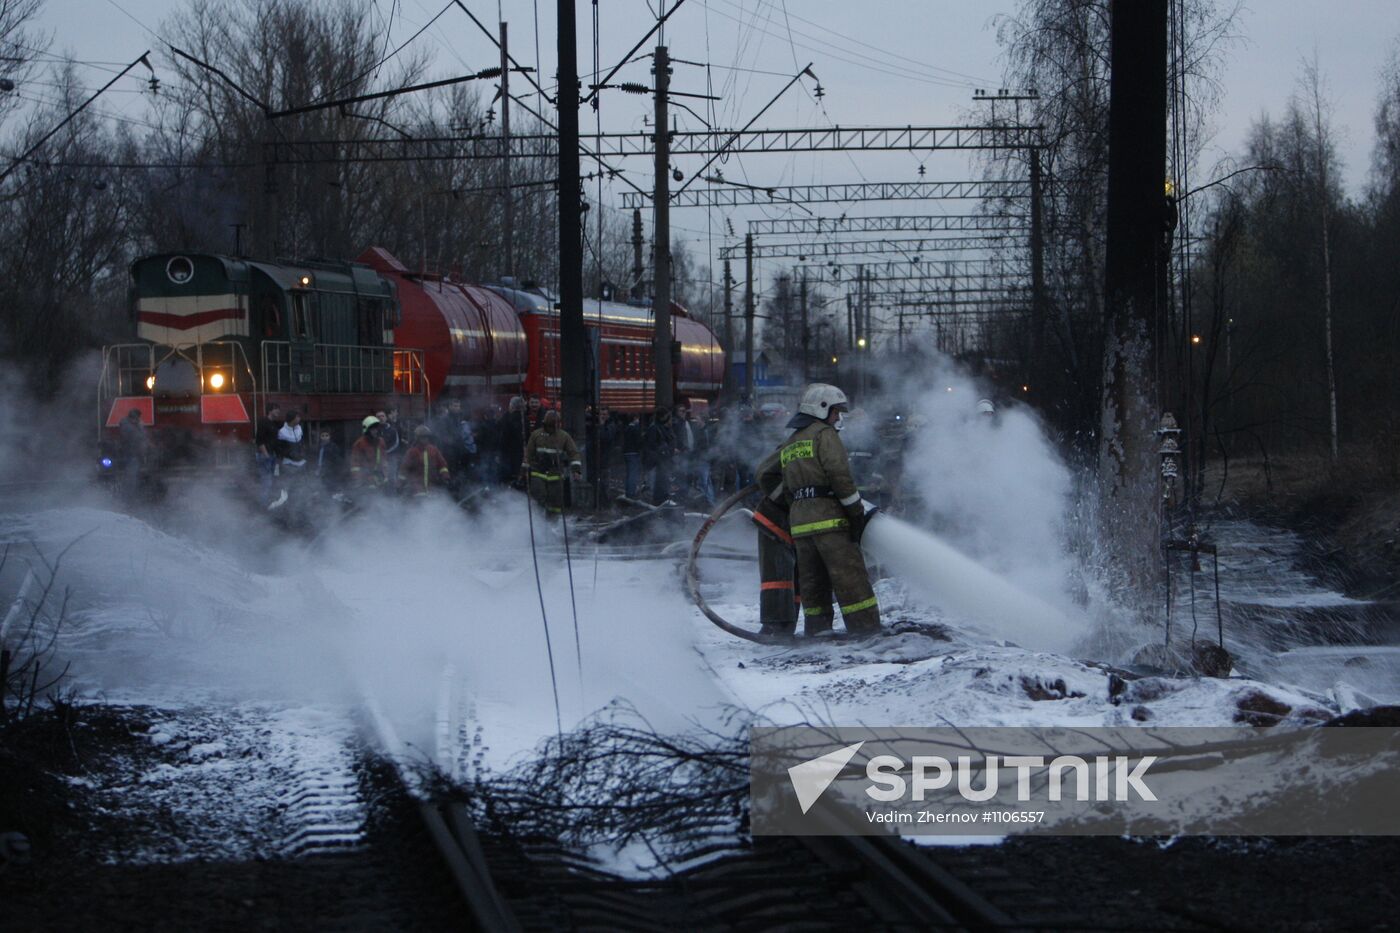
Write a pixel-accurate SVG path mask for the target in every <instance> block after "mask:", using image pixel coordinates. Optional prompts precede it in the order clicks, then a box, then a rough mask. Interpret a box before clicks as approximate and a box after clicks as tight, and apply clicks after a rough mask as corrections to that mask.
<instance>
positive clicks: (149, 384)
mask: <svg viewBox="0 0 1400 933" xmlns="http://www.w3.org/2000/svg"><path fill="white" fill-rule="evenodd" d="M155 387H156V377H155V374H154V373H152V374H151V375H149V376H147V377H146V391H147V392H149V391H151V390H152V389H154V388H155Z"/></svg>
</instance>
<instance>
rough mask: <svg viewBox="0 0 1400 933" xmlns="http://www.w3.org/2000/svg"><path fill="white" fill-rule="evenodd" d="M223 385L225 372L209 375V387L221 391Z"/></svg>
mask: <svg viewBox="0 0 1400 933" xmlns="http://www.w3.org/2000/svg"><path fill="white" fill-rule="evenodd" d="M223 387H224V374H223V373H214V374H213V375H211V376H210V377H209V388H211V389H213V390H214V391H215V392H217V391H219V390H220V389H222V388H223Z"/></svg>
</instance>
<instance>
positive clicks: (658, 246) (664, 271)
mask: <svg viewBox="0 0 1400 933" xmlns="http://www.w3.org/2000/svg"><path fill="white" fill-rule="evenodd" d="M651 72H652V74H654V75H655V76H656V127H655V128H656V142H655V149H656V181H655V188H654V189H653V194H652V205H653V206H654V208H655V209H656V218H655V221H654V224H655V235H654V238H653V241H652V250H653V257H654V258H653V261H652V267H653V269H654V270H655V272H654V274H655V277H656V281H655V283H654V285H653V287H652V300H651V316H652V321H653V322H654V324H655V329H654V330H653V331H652V336H651V352H652V357H653V358H654V360H655V367H656V390H655V393H656V407H657V408H665V409H669V408H671V407H672V406H673V405H674V404H675V402H676V399H675V389H676V383H675V380H674V379H672V378H671V146H670V136H669V135H668V134H669V132H670V122H671V118H670V115H669V113H668V109H669V108H668V106H667V100H666V98H667V95H668V94H669V93H670V88H671V63H670V60H669V59H668V58H667V55H666V46H664V45H658V46H657V47H656V59H655V61H654V62H653V64H652V68H651Z"/></svg>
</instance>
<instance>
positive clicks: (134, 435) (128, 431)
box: [117, 408, 150, 496]
mask: <svg viewBox="0 0 1400 933" xmlns="http://www.w3.org/2000/svg"><path fill="white" fill-rule="evenodd" d="M149 447H150V442H149V441H147V440H146V428H145V426H144V425H143V424H142V423H141V412H140V411H138V410H137V409H135V408H133V409H131V410H130V411H128V412H127V413H126V417H125V418H123V419H122V423H121V428H120V429H119V436H118V448H117V455H118V456H119V457H120V458H121V468H122V489H123V491H124V492H125V493H126V494H127V495H128V496H135V495H136V493H137V491H138V490H139V489H140V488H141V471H142V470H143V469H144V468H145V466H146V453H147V451H148V450H149Z"/></svg>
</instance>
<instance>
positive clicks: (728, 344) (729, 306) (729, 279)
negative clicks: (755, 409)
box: [720, 259, 734, 401]
mask: <svg viewBox="0 0 1400 933" xmlns="http://www.w3.org/2000/svg"><path fill="white" fill-rule="evenodd" d="M722 345H723V349H724V352H725V354H726V356H725V359H726V360H732V358H733V357H732V354H733V353H734V275H733V270H732V269H731V267H730V262H729V260H728V259H726V260H725V261H724V330H723V338H722ZM730 369H731V366H729V365H726V366H725V372H724V377H723V378H722V379H721V380H720V384H721V387H722V389H723V392H724V398H725V400H726V401H729V400H731V399H732V398H733V397H734V380H733V379H732V378H730V375H729V371H730Z"/></svg>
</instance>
